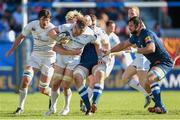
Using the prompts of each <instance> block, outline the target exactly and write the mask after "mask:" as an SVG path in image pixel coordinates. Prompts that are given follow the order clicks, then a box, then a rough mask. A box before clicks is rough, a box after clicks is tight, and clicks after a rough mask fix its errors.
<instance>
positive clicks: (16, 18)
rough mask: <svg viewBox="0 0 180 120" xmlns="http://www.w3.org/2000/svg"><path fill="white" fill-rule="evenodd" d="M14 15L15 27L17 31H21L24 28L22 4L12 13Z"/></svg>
mask: <svg viewBox="0 0 180 120" xmlns="http://www.w3.org/2000/svg"><path fill="white" fill-rule="evenodd" d="M12 17H13V20H14V21H13V22H14V25H15V26H14V27H15V31H16V32H18V33H19V32H20V31H21V28H22V26H21V25H22V23H23V16H22V8H21V6H18V7H17V8H16V11H15V12H14V13H13V14H12Z"/></svg>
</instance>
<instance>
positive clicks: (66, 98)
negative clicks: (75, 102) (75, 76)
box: [64, 88, 72, 108]
mask: <svg viewBox="0 0 180 120" xmlns="http://www.w3.org/2000/svg"><path fill="white" fill-rule="evenodd" d="M71 96H72V92H71V89H70V88H69V89H68V91H67V96H65V95H64V108H69V106H70V101H71Z"/></svg>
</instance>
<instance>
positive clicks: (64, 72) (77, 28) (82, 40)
mask: <svg viewBox="0 0 180 120" xmlns="http://www.w3.org/2000/svg"><path fill="white" fill-rule="evenodd" d="M57 33H59V34H57ZM61 34H65V36H66V37H68V39H69V42H68V43H66V44H62V45H61V46H62V47H63V48H64V49H66V50H72V51H73V50H76V49H83V48H84V46H85V45H86V44H87V43H89V42H93V41H95V40H96V37H95V35H94V32H93V31H92V30H91V29H90V28H89V27H87V26H86V22H85V20H84V17H78V18H77V21H76V22H75V23H74V24H63V25H59V26H58V27H56V28H54V29H52V30H51V31H50V32H49V36H50V37H51V38H53V39H56V38H57V36H59V35H61ZM79 62H80V55H62V54H57V62H56V65H55V73H54V76H53V78H54V80H53V81H54V82H53V85H52V96H51V103H52V104H51V108H50V109H49V110H48V111H47V112H46V114H45V115H51V114H53V113H55V112H56V103H57V97H58V89H59V87H60V85H61V82H62V81H66V84H63V87H64V89H69V87H70V83H71V81H72V73H73V70H74V68H75V67H76V66H77V65H78V64H79Z"/></svg>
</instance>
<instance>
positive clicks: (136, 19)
mask: <svg viewBox="0 0 180 120" xmlns="http://www.w3.org/2000/svg"><path fill="white" fill-rule="evenodd" d="M129 22H133V24H134V25H135V27H137V26H138V25H139V24H141V18H140V17H137V16H135V17H132V18H131V19H129V20H128V23H129Z"/></svg>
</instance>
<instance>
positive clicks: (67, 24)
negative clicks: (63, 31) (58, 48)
mask: <svg viewBox="0 0 180 120" xmlns="http://www.w3.org/2000/svg"><path fill="white" fill-rule="evenodd" d="M62 26H63V27H67V28H72V27H73V24H71V23H65V24H62Z"/></svg>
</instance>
